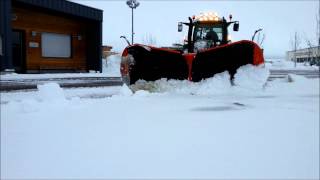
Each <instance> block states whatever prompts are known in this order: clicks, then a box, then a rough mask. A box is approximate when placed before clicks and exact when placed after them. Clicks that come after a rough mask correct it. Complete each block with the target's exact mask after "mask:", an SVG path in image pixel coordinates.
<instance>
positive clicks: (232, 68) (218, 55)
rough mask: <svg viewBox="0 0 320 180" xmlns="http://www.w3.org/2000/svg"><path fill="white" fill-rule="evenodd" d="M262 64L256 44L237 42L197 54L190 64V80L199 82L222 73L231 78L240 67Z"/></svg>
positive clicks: (261, 56)
mask: <svg viewBox="0 0 320 180" xmlns="http://www.w3.org/2000/svg"><path fill="white" fill-rule="evenodd" d="M262 63H264V59H263V52H262V50H261V49H260V48H259V46H258V45H257V44H255V43H254V42H252V41H246V40H243V41H238V42H235V43H231V44H227V45H223V46H219V47H215V48H210V49H208V50H205V51H202V52H199V53H198V54H197V55H196V57H195V59H194V60H193V62H192V80H193V81H196V82H197V81H201V80H202V79H205V78H210V77H212V76H214V75H215V74H217V73H221V72H224V71H228V72H229V74H230V75H231V78H233V76H234V74H235V73H236V71H237V69H238V68H239V67H240V66H243V65H246V64H253V65H259V64H262Z"/></svg>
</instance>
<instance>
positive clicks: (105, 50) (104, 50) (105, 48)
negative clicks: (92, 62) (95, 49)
mask: <svg viewBox="0 0 320 180" xmlns="http://www.w3.org/2000/svg"><path fill="white" fill-rule="evenodd" d="M111 49H112V46H102V58H104V59H107V57H108V56H111V55H114V54H117V53H116V52H113V51H111Z"/></svg>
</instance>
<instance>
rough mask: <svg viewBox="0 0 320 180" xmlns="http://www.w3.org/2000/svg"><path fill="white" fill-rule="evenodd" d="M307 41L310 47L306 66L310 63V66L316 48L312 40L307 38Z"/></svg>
mask: <svg viewBox="0 0 320 180" xmlns="http://www.w3.org/2000/svg"><path fill="white" fill-rule="evenodd" d="M305 41H306V44H307V46H308V59H307V61H305V64H306V63H309V64H310V61H311V59H312V55H313V54H312V48H313V47H314V46H313V43H312V42H311V40H310V39H308V38H305Z"/></svg>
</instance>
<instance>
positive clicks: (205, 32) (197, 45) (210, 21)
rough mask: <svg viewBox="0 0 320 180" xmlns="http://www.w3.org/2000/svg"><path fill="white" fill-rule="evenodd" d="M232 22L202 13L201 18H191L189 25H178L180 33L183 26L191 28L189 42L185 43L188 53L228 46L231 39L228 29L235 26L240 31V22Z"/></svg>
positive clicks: (234, 28) (235, 29) (212, 14)
mask: <svg viewBox="0 0 320 180" xmlns="http://www.w3.org/2000/svg"><path fill="white" fill-rule="evenodd" d="M229 18H230V21H229V22H227V21H226V19H225V18H224V17H223V18H219V17H218V15H217V13H213V12H209V13H201V14H200V15H199V16H193V17H192V18H189V23H182V22H180V23H179V24H178V31H179V32H181V31H182V24H184V25H187V26H188V27H189V31H188V40H186V41H185V44H184V50H185V51H187V52H189V53H190V52H191V53H192V52H198V51H202V50H206V49H209V48H212V47H217V46H220V45H224V44H228V43H229V42H231V41H230V39H229V38H228V37H229V35H228V27H229V25H231V24H234V27H233V30H234V31H238V30H239V22H238V21H231V19H232V16H231V15H230V17H229Z"/></svg>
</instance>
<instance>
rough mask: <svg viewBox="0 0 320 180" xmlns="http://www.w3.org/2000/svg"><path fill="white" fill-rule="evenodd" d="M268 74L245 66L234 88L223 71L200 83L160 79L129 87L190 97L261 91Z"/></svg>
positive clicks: (251, 66)
mask: <svg viewBox="0 0 320 180" xmlns="http://www.w3.org/2000/svg"><path fill="white" fill-rule="evenodd" d="M269 74H270V73H269V70H268V69H266V68H264V67H262V66H260V67H256V66H253V65H245V66H242V67H240V68H239V69H238V70H237V73H236V74H235V78H234V81H233V82H234V86H232V83H231V81H230V75H229V73H228V72H227V71H225V72H223V73H219V74H216V75H214V77H212V78H208V79H205V80H202V81H200V82H190V81H188V80H183V81H180V80H167V79H160V80H157V81H154V82H147V81H144V80H139V81H137V82H136V83H135V84H134V85H132V86H131V89H132V90H133V91H137V90H148V91H149V92H157V93H159V92H160V93H166V92H169V93H180V94H192V95H219V94H228V93H232V91H235V90H239V89H244V90H252V91H255V90H260V91H261V90H263V87H264V85H265V83H266V82H267V79H268V77H269Z"/></svg>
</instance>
